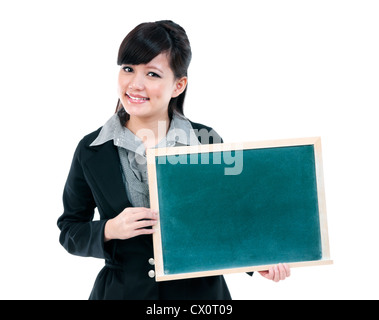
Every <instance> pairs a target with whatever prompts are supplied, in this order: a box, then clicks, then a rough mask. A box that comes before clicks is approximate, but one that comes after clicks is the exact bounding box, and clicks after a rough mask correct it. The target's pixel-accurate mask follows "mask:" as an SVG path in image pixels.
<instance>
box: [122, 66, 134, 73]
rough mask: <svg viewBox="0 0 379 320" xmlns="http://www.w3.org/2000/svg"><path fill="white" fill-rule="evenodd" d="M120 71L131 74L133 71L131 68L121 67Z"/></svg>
mask: <svg viewBox="0 0 379 320" xmlns="http://www.w3.org/2000/svg"><path fill="white" fill-rule="evenodd" d="M122 69H123V70H124V71H125V72H133V69H132V68H131V67H128V66H125V67H122Z"/></svg>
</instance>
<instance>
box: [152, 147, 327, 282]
mask: <svg viewBox="0 0 379 320" xmlns="http://www.w3.org/2000/svg"><path fill="white" fill-rule="evenodd" d="M229 149H230V148H229ZM315 152H316V151H315V145H314V143H312V144H306V145H291V146H280V147H261V148H251V149H249V148H244V149H240V150H222V149H220V151H211V152H205V153H204V152H195V153H182V154H179V155H178V154H171V155H168V154H164V155H156V156H155V157H154V165H153V166H154V167H155V172H154V175H155V177H154V180H155V181H156V190H157V205H158V208H159V219H160V224H159V231H160V232H159V233H160V235H159V246H160V250H158V252H159V254H161V259H158V261H160V260H161V268H162V270H161V272H160V276H161V277H162V279H160V280H165V276H166V277H167V276H168V278H167V280H168V279H175V278H176V277H175V276H176V275H180V277H191V276H200V275H202V274H205V275H207V272H209V271H210V272H212V271H216V270H217V271H220V270H225V269H227V270H230V269H235V268H237V269H240V268H249V267H252V266H254V267H258V266H267V265H271V264H277V263H280V262H286V263H292V262H305V261H313V262H314V261H322V260H325V255H324V256H323V250H325V244H324V247H323V241H324V242H325V239H323V237H325V230H322V228H323V226H322V224H321V222H320V208H319V199H318V198H319V194H320V192H319V191H320V190H319V189H320V188H321V186H318V175H317V169H318V166H317V165H316V159H317V157H316V155H315ZM237 167H238V168H237ZM233 169H234V171H233ZM149 174H150V172H149ZM152 206H153V204H152ZM156 241H158V240H157V239H155V242H156ZM155 245H156V244H155ZM156 260H157V259H156ZM254 270H256V268H255V269H254ZM204 272H205V273H204ZM218 273H223V272H222V271H220V272H218ZM158 274H159V273H158ZM211 274H212V273H211ZM170 276H171V277H170Z"/></svg>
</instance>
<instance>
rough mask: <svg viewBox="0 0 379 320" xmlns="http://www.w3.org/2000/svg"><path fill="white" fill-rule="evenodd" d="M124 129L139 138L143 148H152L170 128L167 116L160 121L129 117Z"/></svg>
mask: <svg viewBox="0 0 379 320" xmlns="http://www.w3.org/2000/svg"><path fill="white" fill-rule="evenodd" d="M126 127H127V128H128V129H129V130H130V131H131V132H133V133H134V134H135V135H136V136H137V137H138V138H140V139H141V140H142V142H143V144H144V145H145V148H146V149H148V148H153V147H154V146H156V145H157V144H158V142H159V141H161V140H162V139H163V138H164V137H165V136H166V134H167V131H168V129H169V127H170V119H169V117H168V115H167V116H166V117H164V118H162V119H157V118H155V119H150V118H139V117H133V116H131V117H130V119H129V120H128V122H127V123H126Z"/></svg>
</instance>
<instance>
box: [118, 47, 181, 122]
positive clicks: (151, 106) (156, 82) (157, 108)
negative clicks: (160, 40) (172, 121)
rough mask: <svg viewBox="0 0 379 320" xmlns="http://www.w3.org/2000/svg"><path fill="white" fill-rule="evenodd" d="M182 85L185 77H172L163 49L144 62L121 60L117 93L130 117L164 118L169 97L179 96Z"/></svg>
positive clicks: (166, 115) (165, 117)
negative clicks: (122, 62) (131, 62)
mask: <svg viewBox="0 0 379 320" xmlns="http://www.w3.org/2000/svg"><path fill="white" fill-rule="evenodd" d="M186 85H187V78H186V77H183V78H180V79H175V76H174V73H173V72H172V70H171V68H170V65H169V61H168V56H167V55H166V54H163V53H161V54H159V55H158V56H156V57H155V58H154V59H153V60H151V61H150V62H149V63H147V64H139V65H129V64H123V65H122V66H121V70H120V73H119V76H118V93H119V97H120V100H121V102H122V104H123V106H124V108H125V110H126V112H128V113H129V114H130V117H131V118H132V117H138V118H145V119H150V120H151V119H152V120H166V119H167V117H168V112H167V109H168V104H169V102H170V100H171V98H173V97H177V96H179V95H180V94H181V93H182V92H183V91H184V89H185V87H186Z"/></svg>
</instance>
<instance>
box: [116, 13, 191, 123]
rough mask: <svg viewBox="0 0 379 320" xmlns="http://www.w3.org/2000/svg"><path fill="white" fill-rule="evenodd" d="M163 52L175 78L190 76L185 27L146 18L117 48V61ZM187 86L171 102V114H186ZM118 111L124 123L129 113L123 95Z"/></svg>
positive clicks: (142, 60)
mask: <svg viewBox="0 0 379 320" xmlns="http://www.w3.org/2000/svg"><path fill="white" fill-rule="evenodd" d="M161 53H167V54H168V57H169V63H170V67H171V70H172V71H173V73H174V75H175V78H176V79H178V78H181V77H184V76H187V70H188V66H189V64H190V62H191V57H192V52H191V46H190V42H189V40H188V37H187V34H186V32H185V30H184V29H183V28H182V27H181V26H179V25H178V24H176V23H174V22H173V21H170V20H162V21H156V22H145V23H141V24H140V25H138V26H137V27H135V28H134V29H133V30H132V31H131V32H130V33H129V34H128V35H127V36H126V37H125V39H124V40H123V41H122V43H121V45H120V49H119V52H118V58H117V64H118V65H122V64H131V65H138V64H147V63H149V62H150V61H151V60H153V59H154V58H155V57H156V56H158V55H159V54H161ZM186 91H187V88H186V89H185V90H184V91H183V93H182V94H180V95H179V96H178V97H176V98H172V99H171V100H170V102H169V105H168V115H169V117H170V119H171V118H172V115H173V112H174V111H176V112H178V113H179V114H182V115H183V104H184V98H185V95H186ZM116 112H117V114H118V116H119V118H120V121H121V124H122V125H123V126H124V125H125V124H126V122H127V121H128V120H129V114H128V113H127V112H126V111H125V109H124V108H123V106H122V104H121V101H120V99H119V100H118V102H117V107H116Z"/></svg>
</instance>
